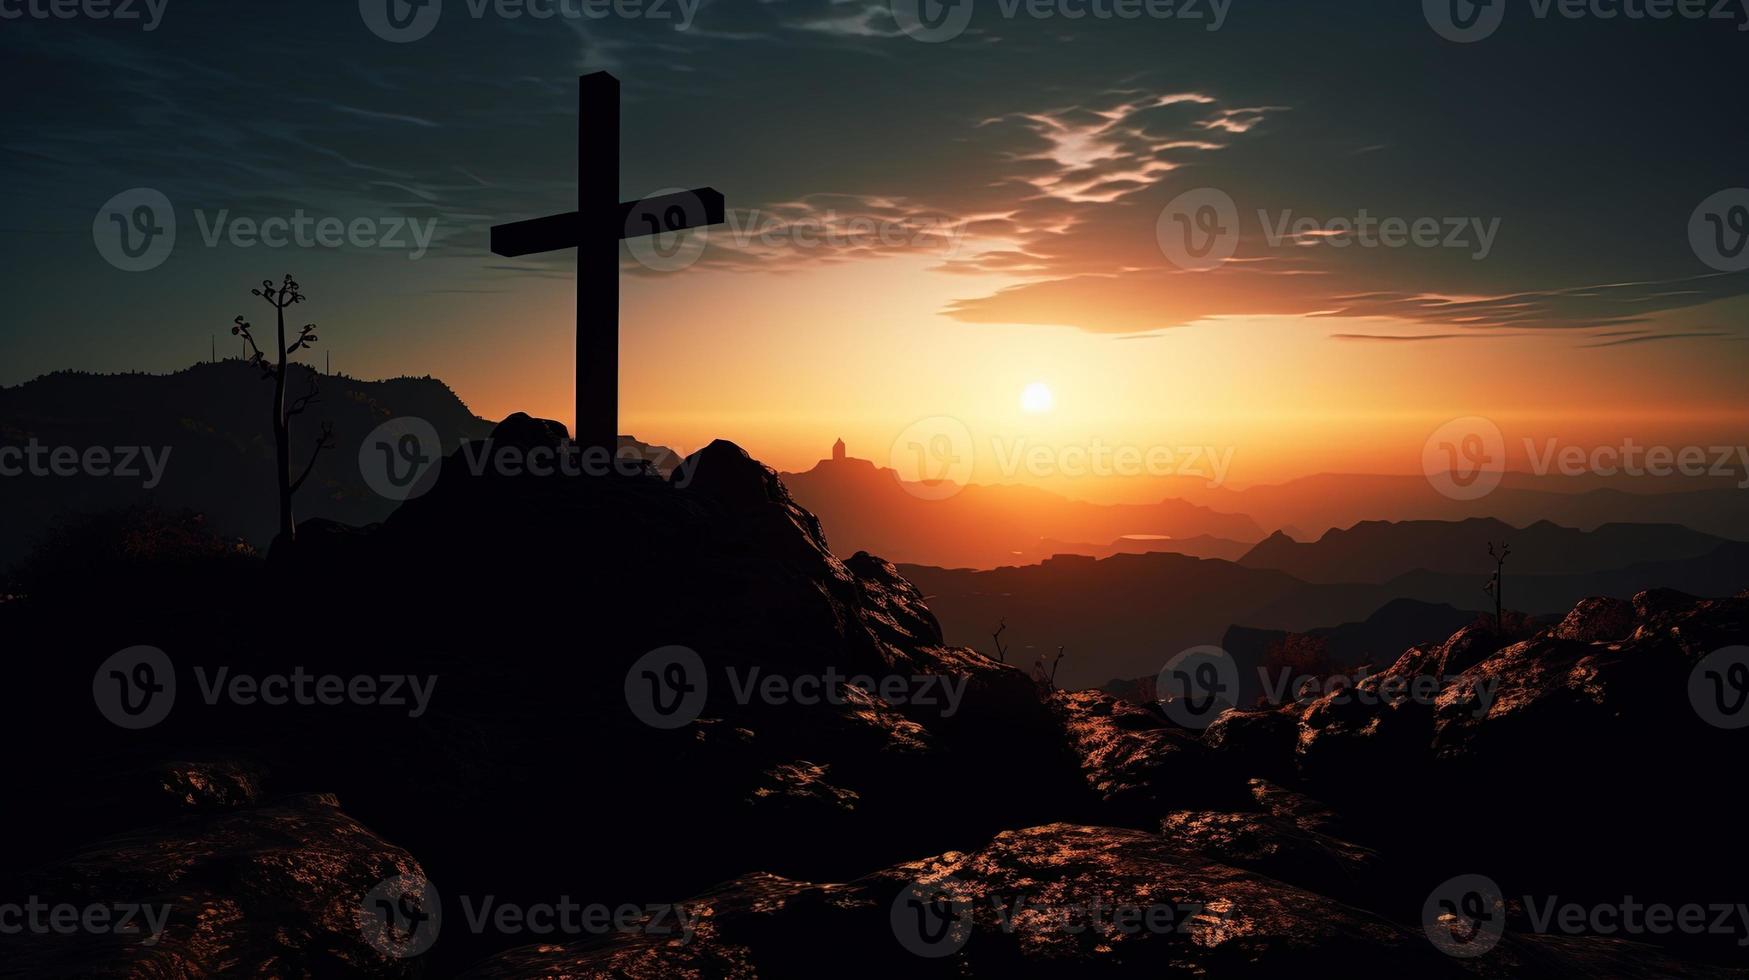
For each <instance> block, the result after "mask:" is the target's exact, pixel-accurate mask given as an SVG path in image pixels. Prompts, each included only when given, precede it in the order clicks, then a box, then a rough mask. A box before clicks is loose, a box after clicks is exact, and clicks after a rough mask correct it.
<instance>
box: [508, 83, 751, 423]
mask: <svg viewBox="0 0 1749 980" xmlns="http://www.w3.org/2000/svg"><path fill="white" fill-rule="evenodd" d="M577 93H578V100H577V101H578V107H577V210H575V211H572V212H570V213H568V214H553V215H548V216H547V217H544V218H534V219H531V220H529V221H517V222H513V223H511V224H507V225H495V226H493V228H492V251H493V253H495V254H497V255H504V256H517V255H531V254H534V253H536V252H556V251H558V250H559V249H564V248H575V249H576V250H577V423H576V430H575V432H574V435H575V436H576V440H577V445H578V446H580V447H582V448H583V449H585V450H587V449H591V448H594V447H597V446H599V447H602V448H605V449H606V450H607V452H608V454H609V455H612V454H613V453H614V451H615V450H616V449H617V448H618V447H619V243H620V241H621V240H622V239H626V238H637V237H641V236H644V235H654V234H658V233H660V232H665V231H667V232H676V231H684V230H686V229H688V228H702V227H704V226H706V225H715V224H721V223H722V221H723V195H722V194H721V193H719V192H717V191H716V190H715V189H714V188H710V187H700V188H698V189H696V190H690V191H681V192H680V193H677V194H665V195H663V196H661V197H652V198H646V199H644V200H641V201H632V202H630V203H627V204H622V203H620V200H619V79H617V78H615V77H613V76H612V75H610V74H608V73H607V72H604V71H598V72H596V73H595V74H593V75H584V76H583V77H582V78H579V79H578V80H577Z"/></svg>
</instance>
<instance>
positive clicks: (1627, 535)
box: [1239, 517, 1724, 582]
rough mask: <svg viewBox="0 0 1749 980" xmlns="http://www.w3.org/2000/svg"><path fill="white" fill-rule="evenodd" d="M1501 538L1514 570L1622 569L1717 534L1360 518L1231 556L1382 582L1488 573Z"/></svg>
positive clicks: (1706, 542)
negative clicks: (1418, 574) (1310, 537)
mask: <svg viewBox="0 0 1749 980" xmlns="http://www.w3.org/2000/svg"><path fill="white" fill-rule="evenodd" d="M1500 542H1507V543H1509V544H1510V545H1511V546H1512V555H1511V557H1510V558H1509V559H1507V569H1508V571H1509V572H1510V573H1514V574H1531V575H1556V574H1574V573H1580V572H1594V571H1598V570H1601V569H1609V568H1623V567H1626V566H1629V565H1635V564H1639V563H1642V562H1654V561H1673V560H1677V559H1683V558H1697V557H1700V556H1702V555H1705V554H1708V553H1710V552H1712V551H1713V550H1715V549H1717V548H1718V546H1719V545H1721V544H1723V543H1724V539H1722V538H1718V537H1714V536H1713V535H1710V534H1702V533H1701V532H1699V531H1691V530H1689V529H1688V528H1686V527H1682V526H1679V525H1676V524H1604V525H1602V526H1600V527H1598V528H1597V529H1596V530H1593V531H1580V530H1577V529H1575V528H1570V527H1561V526H1560V525H1558V524H1555V523H1553V522H1551V521H1538V522H1536V523H1535V524H1532V525H1530V526H1528V527H1524V528H1515V527H1513V526H1512V525H1510V524H1508V523H1506V522H1505V521H1499V520H1494V519H1492V518H1480V517H1474V518H1470V519H1468V520H1463V521H1400V522H1395V523H1393V522H1390V521H1362V522H1360V523H1359V524H1356V525H1354V526H1353V527H1351V528H1348V529H1347V530H1339V529H1334V528H1333V529H1331V530H1330V531H1327V532H1325V534H1324V536H1323V537H1321V538H1319V539H1318V540H1317V541H1314V542H1308V543H1302V542H1298V541H1294V540H1293V539H1292V538H1290V537H1288V536H1287V535H1285V534H1282V533H1280V532H1277V533H1276V534H1273V535H1271V536H1270V537H1269V538H1268V539H1267V540H1265V541H1263V542H1262V543H1260V544H1258V545H1257V546H1256V547H1255V548H1252V549H1251V550H1250V551H1248V552H1247V553H1246V554H1245V556H1244V557H1242V558H1240V559H1239V564H1241V565H1244V566H1245V567H1247V568H1273V569H1276V570H1277V571H1283V572H1287V573H1288V574H1289V575H1292V576H1294V577H1296V578H1300V579H1304V580H1306V581H1307V582H1383V581H1386V580H1388V579H1393V578H1396V577H1397V576H1399V575H1407V574H1409V573H1410V572H1414V571H1429V572H1450V573H1454V574H1462V575H1484V576H1485V575H1488V574H1490V573H1492V572H1493V570H1494V563H1493V559H1491V558H1489V557H1488V546H1489V545H1490V544H1496V545H1497V544H1499V543H1500Z"/></svg>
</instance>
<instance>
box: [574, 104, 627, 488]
mask: <svg viewBox="0 0 1749 980" xmlns="http://www.w3.org/2000/svg"><path fill="white" fill-rule="evenodd" d="M577 95H578V99H579V102H578V105H579V106H581V107H583V111H582V112H579V113H578V116H577V216H578V230H579V232H581V233H580V234H579V235H578V241H577V416H576V422H575V424H574V428H573V431H574V434H575V436H576V441H577V445H578V446H580V447H582V448H584V449H591V448H595V447H600V448H603V449H606V450H607V452H608V453H609V454H610V455H611V454H613V453H614V452H616V451H617V450H618V448H619V235H618V234H617V229H616V228H615V225H616V224H617V222H618V220H619V79H617V78H615V77H613V76H612V75H610V74H608V73H607V72H604V71H598V72H595V73H594V74H591V75H584V76H582V77H581V78H579V79H578V80H577Z"/></svg>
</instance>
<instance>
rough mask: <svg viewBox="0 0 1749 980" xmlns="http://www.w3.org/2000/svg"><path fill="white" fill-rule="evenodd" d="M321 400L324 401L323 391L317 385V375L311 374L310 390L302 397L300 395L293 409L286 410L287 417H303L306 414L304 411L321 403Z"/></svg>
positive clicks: (292, 405) (293, 404)
mask: <svg viewBox="0 0 1749 980" xmlns="http://www.w3.org/2000/svg"><path fill="white" fill-rule="evenodd" d="M321 400H322V391H321V389H320V388H319V387H317V385H316V375H315V373H314V372H311V374H310V390H309V391H306V392H304V393H303V394H302V395H299V396H298V399H297V401H294V402H292V403H291V407H289V408H287V409H286V410H285V417H286V418H288V419H289V418H292V417H293V416H297V415H302V414H303V413H304V409H306V408H308V407H310V406H311V405H313V404H315V403H316V402H319V401H321Z"/></svg>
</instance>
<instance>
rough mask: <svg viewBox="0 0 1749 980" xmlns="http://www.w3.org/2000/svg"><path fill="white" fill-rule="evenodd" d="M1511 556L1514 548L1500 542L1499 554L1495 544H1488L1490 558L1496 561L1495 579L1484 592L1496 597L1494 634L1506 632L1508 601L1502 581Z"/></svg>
mask: <svg viewBox="0 0 1749 980" xmlns="http://www.w3.org/2000/svg"><path fill="white" fill-rule="evenodd" d="M1510 554H1512V548H1511V546H1509V545H1507V543H1506V542H1504V541H1502V542H1500V550H1499V551H1498V552H1496V551H1495V550H1494V542H1492V541H1490V542H1488V557H1489V558H1492V559H1494V577H1493V578H1491V579H1489V580H1488V584H1487V585H1484V586H1482V591H1483V592H1486V593H1489V594H1490V595H1492V596H1493V597H1494V632H1496V633H1501V634H1504V633H1505V632H1506V599H1505V595H1504V592H1505V589H1504V588H1503V585H1502V582H1501V579H1502V578H1503V577H1504V576H1505V574H1506V556H1507V555H1510Z"/></svg>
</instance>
